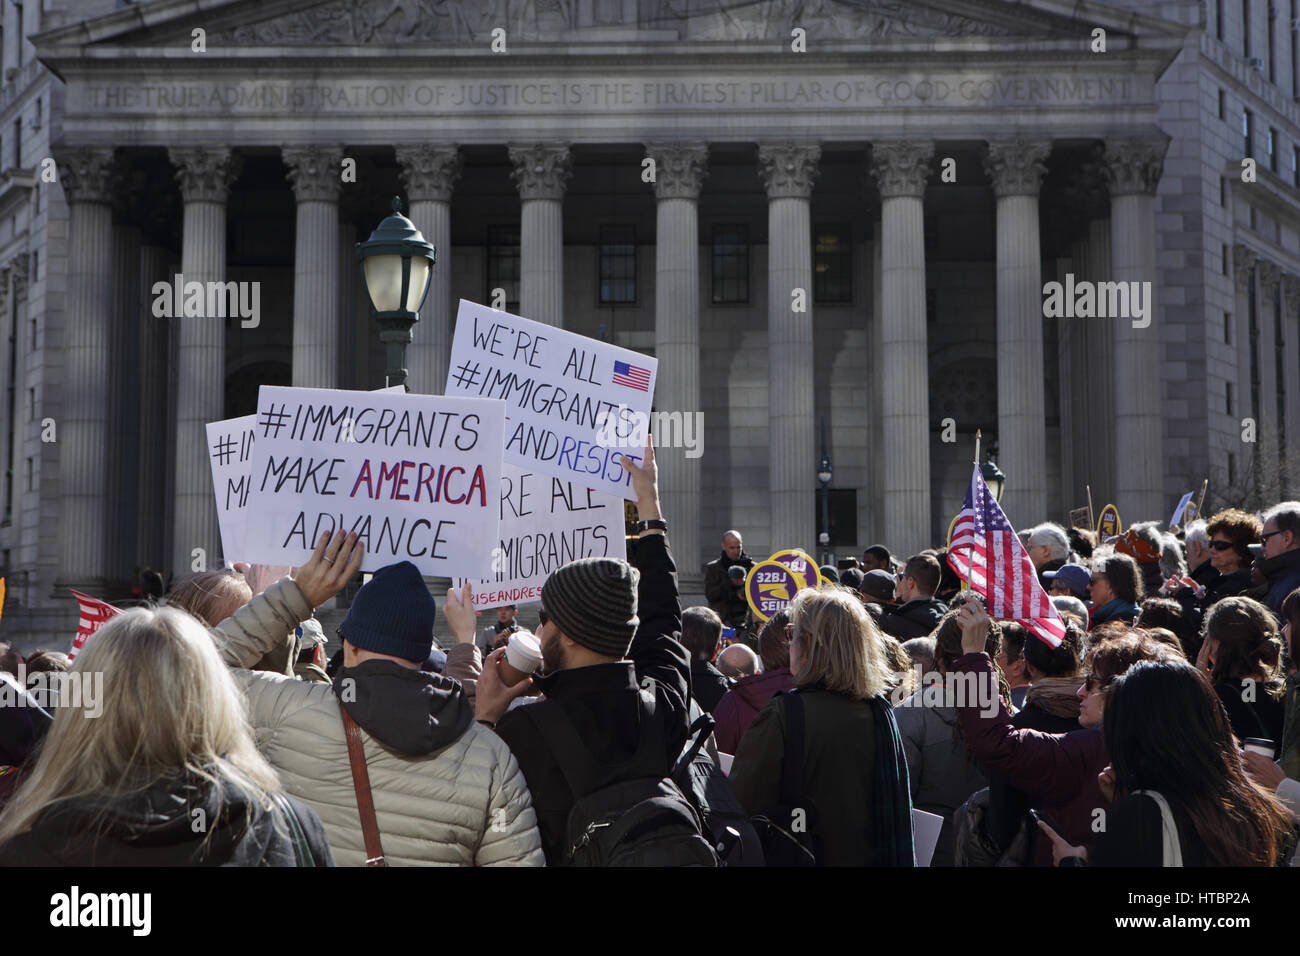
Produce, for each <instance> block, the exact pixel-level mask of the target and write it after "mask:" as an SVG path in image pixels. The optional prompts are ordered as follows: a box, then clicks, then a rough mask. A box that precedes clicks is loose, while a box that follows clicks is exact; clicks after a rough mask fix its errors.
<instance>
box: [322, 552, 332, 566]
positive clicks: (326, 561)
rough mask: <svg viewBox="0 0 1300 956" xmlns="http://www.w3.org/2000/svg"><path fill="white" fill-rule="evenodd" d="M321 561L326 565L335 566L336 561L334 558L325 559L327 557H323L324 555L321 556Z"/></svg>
mask: <svg viewBox="0 0 1300 956" xmlns="http://www.w3.org/2000/svg"><path fill="white" fill-rule="evenodd" d="M320 559H321V560H322V561H324V562H325V563H326V564H333V563H334V559H333V558H327V557H325V555H323V554H322V555H321V557H320Z"/></svg>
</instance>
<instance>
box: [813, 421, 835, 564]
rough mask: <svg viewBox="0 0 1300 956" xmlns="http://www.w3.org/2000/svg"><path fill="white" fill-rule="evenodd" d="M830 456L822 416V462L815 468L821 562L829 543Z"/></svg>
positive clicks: (824, 422)
mask: <svg viewBox="0 0 1300 956" xmlns="http://www.w3.org/2000/svg"><path fill="white" fill-rule="evenodd" d="M831 474H832V473H831V456H830V455H829V454H827V452H826V416H825V415H823V416H822V460H821V464H820V465H818V466H817V480H818V482H820V483H821V496H822V533H821V534H820V535H818V536H817V543H818V544H820V545H821V546H822V560H823V561H825V560H826V554H825V552H826V550H827V549H828V548H829V547H830V543H831V496H830V492H829V490H828V486H829V485H830V483H831Z"/></svg>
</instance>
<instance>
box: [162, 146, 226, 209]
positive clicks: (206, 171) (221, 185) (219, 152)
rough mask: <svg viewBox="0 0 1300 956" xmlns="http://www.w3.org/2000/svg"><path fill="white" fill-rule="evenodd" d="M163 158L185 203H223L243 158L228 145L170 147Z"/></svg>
mask: <svg viewBox="0 0 1300 956" xmlns="http://www.w3.org/2000/svg"><path fill="white" fill-rule="evenodd" d="M167 157H168V159H170V160H171V162H172V165H173V166H175V167H176V182H177V183H179V184H180V187H181V199H183V200H184V201H185V202H187V203H188V202H215V203H224V202H225V201H226V197H227V196H228V195H229V193H230V184H231V183H233V182H234V181H235V179H236V178H237V177H238V176H239V171H240V169H242V168H243V158H242V157H241V156H240V155H239V154H237V153H236V152H235V151H234V150H232V149H231V148H230V147H229V146H180V147H178V146H173V147H172V148H171V149H169V150H168V151H167Z"/></svg>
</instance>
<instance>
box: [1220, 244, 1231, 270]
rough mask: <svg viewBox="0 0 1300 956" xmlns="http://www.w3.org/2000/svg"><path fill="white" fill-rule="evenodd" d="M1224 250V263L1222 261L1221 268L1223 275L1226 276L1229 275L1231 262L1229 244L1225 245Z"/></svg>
mask: <svg viewBox="0 0 1300 956" xmlns="http://www.w3.org/2000/svg"><path fill="white" fill-rule="evenodd" d="M1222 249H1223V252H1222V261H1221V263H1220V268H1221V270H1222V272H1223V274H1224V275H1225V276H1226V275H1227V274H1228V262H1229V259H1228V244H1227V243H1226V242H1225V243H1224V244H1223V246H1222Z"/></svg>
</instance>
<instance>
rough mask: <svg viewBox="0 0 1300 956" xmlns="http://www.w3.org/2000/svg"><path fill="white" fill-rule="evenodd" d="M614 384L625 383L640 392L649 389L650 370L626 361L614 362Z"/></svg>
mask: <svg viewBox="0 0 1300 956" xmlns="http://www.w3.org/2000/svg"><path fill="white" fill-rule="evenodd" d="M614 384H615V385H626V386H627V387H628V388H635V389H636V390H637V391H640V392H648V391H650V370H649V369H648V368H642V367H641V366H639V365H629V364H628V363H627V362H615V363H614Z"/></svg>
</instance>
